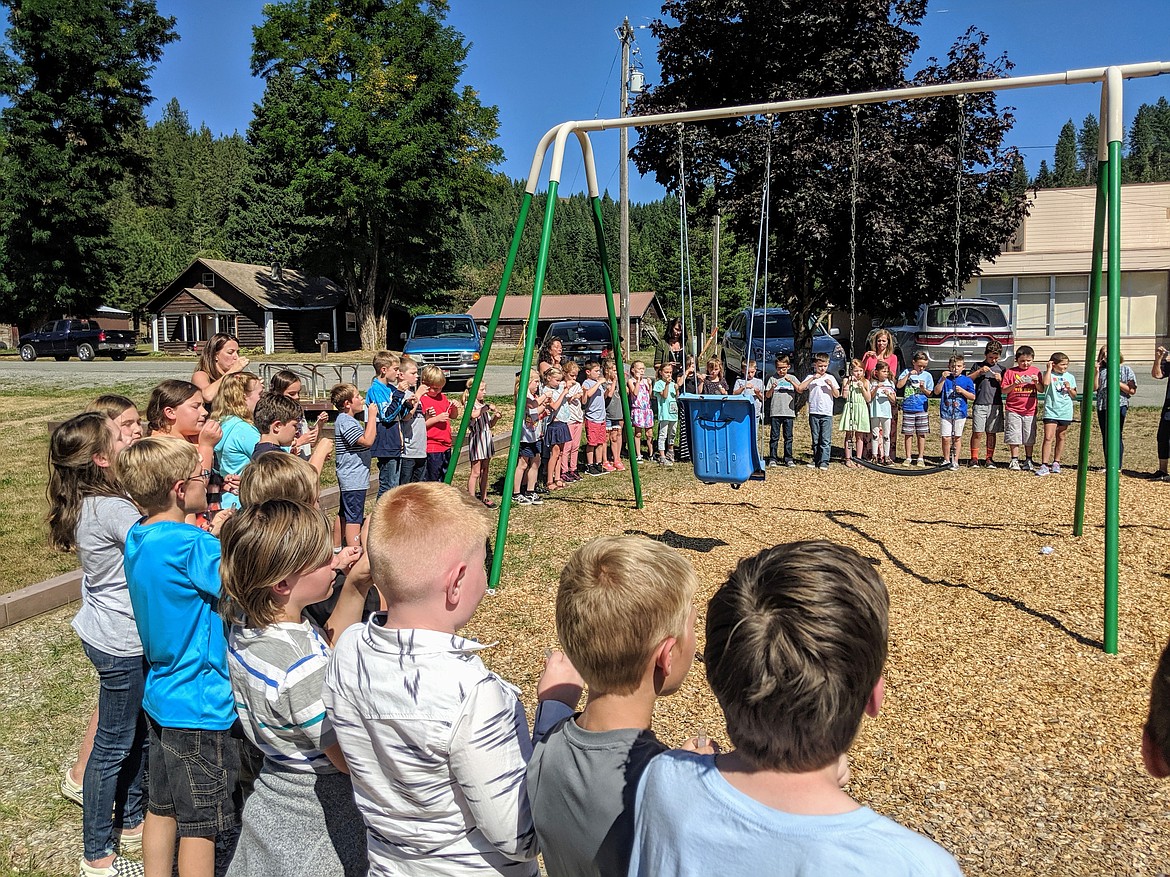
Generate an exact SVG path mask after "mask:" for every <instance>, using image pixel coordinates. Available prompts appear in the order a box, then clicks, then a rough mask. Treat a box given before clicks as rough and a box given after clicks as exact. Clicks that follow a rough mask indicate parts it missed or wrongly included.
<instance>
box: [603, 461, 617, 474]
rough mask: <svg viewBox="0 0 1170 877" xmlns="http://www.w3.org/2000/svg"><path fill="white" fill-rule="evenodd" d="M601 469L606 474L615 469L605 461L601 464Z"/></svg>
mask: <svg viewBox="0 0 1170 877" xmlns="http://www.w3.org/2000/svg"><path fill="white" fill-rule="evenodd" d="M601 468H602V469H604V470H605V471H606V472H612V471H613V470H614V469H616V468H617V467H616V466H614V464H613V463H611V462H609V460H606V461H605V462H604V463H602V464H601Z"/></svg>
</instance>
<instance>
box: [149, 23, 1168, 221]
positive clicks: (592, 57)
mask: <svg viewBox="0 0 1170 877" xmlns="http://www.w3.org/2000/svg"><path fill="white" fill-rule="evenodd" d="M158 6H159V9H160V11H161V12H163V13H164V14H166V15H173V16H175V17H176V18H177V19H178V24H177V29H178V32H179V35H180V37H181V39H180V41H179V42H177V43H173V44H172V45H170V46H168V47H167V49H166V53H165V55H164V57H163V60H162V61H161V62H160V63H159V65H158V68H157V69H156V71H155V75H154V78H153V80H152V88H153V91H154V94H155V97H156V102H155V104H154V105H153V106H152V107H151V109H150V111H149V115H150V116H151V118H152V119H153V118H157V116H158V114H159V112H160V111H161V109H162V106H163V105H164V104H165V103H166V102H167V101H168V100H169V99H170V98H171V97H177V98H178V99H179V101H180V103H181V104H182V105H183V107H184V109H186V111H187V113H188V114H189V116H190V118H191V122H192V124H194V125H198V124H199V123H200V122H204V123H206V124H207V125H208V127H209V128H211V129H212V130H213V131H215V132H217V133H230V132H232V131H234V130H238V131H240V132H243V131H244V130H245V129H246V128H247V126H248V122H249V120H250V118H251V115H252V104H253V103H254V102H255V101H257V100H259V98H260V95H261V92H262V83H261V82H260V81H259V80H256V79H253V78H252V77H251V75H250V73H249V57H250V54H251V39H252V31H251V28H252V26H253V25H255V24H258V23H259V22H260V20H261V8H262V6H263V3H262V2H260V0H158ZM1168 6H1170V2H1168V0H1126V2H1122V3H1113V4H1100V3H1089V2H1087V0H932V2H931V4H930V9H929V11H928V13H927V16H926V18H925V20H924V22H923V25H922V27H921V28H920V29H919V36H920V39H921V45H922V48H921V51H920V57H919V58H917V59H916V63H915V64H913V65H912V69H918V67H920V66H922V63H920V62H924V61H925V59H926V58H927V57H929V56H931V55H935V56H938V57H945V55H946V51H947V49H948V48H949V47H950V45H951V43H952V42H953V41H954V39H955V37H957V36H958V35H959V34H961V33H962V32H963V31H964V30H966V28H967V27H968V26H969V25H972V24H973V25H976V26H977V27H979V28H980V29H982V30H983V31H985V32H986V33H987V34H988V35H989V36H990V38H991V39H990V42H989V44H988V49H989V52H990V53H991V54H993V55H997V54H999V53H1001V52H1006V53H1007V55H1008V57H1009V58H1010V59H1011V60H1012V61H1014V62H1015V64H1016V68H1015V70H1014V71H1013V75H1027V74H1032V73H1052V72H1060V71H1064V70H1070V69H1075V68H1081V67H1096V66H1104V65H1108V64H1126V63H1134V62H1140V61H1158V60H1170V26H1168V25H1170V15H1168V14H1167V13H1168V11H1170V10H1168ZM660 11H661V5H660V2H655V0H625V2H617V0H586V2H581V3H561V2H556V0H552V2H550V0H451V11H450V14H449V16H448V23H449V24H451V25H452V26H453V27H455V28H456V29H457V30H459V31H460V32H461V33H462V34H463V35H464V36H465V37H466V38H467V40H468V41H469V42H470V43H471V51H470V53H469V55H468V59H467V70H466V72H465V74H464V81H465V82H466V83H467V84H470V85H472V86H473V87H474V88H476V89H477V90H478V91H479V93H480V98H481V100H482V101H483V102H484V103H489V104H495V105H497V106H498V107H499V110H500V138H499V142H500V145H501V146H502V147H503V149H504V153H505V164H504V166H503V168H502V169H503V170H504V171H505V172H506V173H508V174H509V175H510V176H513V177H526V176H527V175H528V167H529V164H530V163H531V161H532V153H533V150H534V149H535V147H536V142H537V140H538V139H539V138H540V136H541V135H542V134H543V133H544V132H545V131H546V130H548V129H549V128H550V127H552V126H553V125H555V124H556V123H558V122H561V121H564V120H566V119H580V118H586V119H592V118H605V117H610V116H615V115H617V105H618V87H619V83H618V77H619V71H618V67H619V66H620V64H619V63H615V62H616V61H617V58H618V41H617V37H616V36H615V33H614V31H615V29H616V27H617V26H618V25H620V24H621V21H622V18H623V17H624V16H629V19H630V23H631V24H632V25H634V26H635V27H639V26H641V25H645V24H647V23H648V21H649V20H650V19H652V18H654V17H656V16H658V15H659V14H660ZM636 34H637V42H638V47H639V49H640V51H641V55H640V60H641V61H642V62H643V65H644V67H645V71H646V80H647V82H648V83H651V84H653V83H654V82H655V81H656V80H657V78H658V64H657V58H656V50H657V46H656V43H655V41H654V39H653V38H652V37H651V35H650V32H649V31H648V30H644V29H639V30H637V31H636ZM1164 94H1165V95H1167V96H1170V77H1159V78H1154V79H1145V80H1133V81H1130V82H1129V83H1128V84H1127V86H1126V94H1125V99H1126V108H1125V109H1126V120H1127V121H1128V120H1130V119H1131V118H1132V117H1133V113H1134V111H1135V110H1136V109H1137V107H1138V106H1139V105H1140V104H1142V103H1151V102H1153V101H1155V100H1157V98H1158V97H1159V96H1161V95H1164ZM1000 102H1001V105H1005V104H1006V105H1010V106H1013V107H1015V108H1016V126H1015V128H1014V130H1013V131H1012V132H1011V134H1010V135H1009V142H1010V143H1013V144H1014V145H1016V146H1019V147H1021V148H1024V149H1025V157H1026V158H1027V161H1028V166H1029V168H1030V169H1031V170H1032V171H1033V172H1035V170H1036V169H1037V168H1038V167H1039V164H1040V159H1042V158H1047V159H1048V161H1049V163H1050V164H1051V162H1052V149H1053V146H1054V144H1055V143H1056V136H1057V134H1058V133H1059V131H1060V127H1061V125H1063V124H1064V122H1065V121H1066V120H1067V119H1069V118H1071V119H1073V121H1074V122H1075V123H1076V124H1077V125H1078V126H1079V125H1080V122H1081V120H1082V119H1083V118H1084V117H1085V116H1086V115H1087V114H1088V113H1094V114H1096V112H1097V110H1098V107H1099V102H1100V91H1099V89H1098V88H1097V87H1096V86H1088V85H1078V86H1057V87H1052V88H1043V89H1031V90H1028V91H1017V92H1011V93H1004V94H1002V95H1001V97H1000ZM593 145H594V150H595V152H596V154H597V164H598V177H599V179H600V182H601V185H602V186H603V187H605V186H607V185H608V188H609V190H610V191H611V193H613V194H615V195H616V193H617V173H616V170H617V165H618V138H617V134H616V132H603V133H600V134H595V135H593ZM544 173H545V177H546V178H547V173H548V168H547V163H546V166H545V169H544ZM630 186H631V196H632V197H633V198H634V199H635V200H649V199H653V198H659V197H662V195H663V194H664V192H663V190H662V189H661V188H660V187H658V186H657V185H656V184H655V183H654V182H653V180H652V179H640V178H639V177H638V174H637V172H636V171H635V170H634V169H633V167H632V165H631V173H630ZM541 188H543V183H542V185H541ZM583 188H584V174H583V173H582V172H581V168H580V160H579V158H578V157H577V156H576V155H574V154H573V150H569V151H568V152H567V160H566V163H565V172H564V175H563V177H562V183H561V189H562V191H563V192H566V193H567V192H568V191H579V190H581V189H583Z"/></svg>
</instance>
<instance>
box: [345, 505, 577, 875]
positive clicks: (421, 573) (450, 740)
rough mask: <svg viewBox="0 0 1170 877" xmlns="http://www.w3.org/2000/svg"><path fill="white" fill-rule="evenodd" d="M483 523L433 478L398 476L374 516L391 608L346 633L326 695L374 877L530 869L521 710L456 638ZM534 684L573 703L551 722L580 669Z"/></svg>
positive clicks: (483, 538)
mask: <svg viewBox="0 0 1170 877" xmlns="http://www.w3.org/2000/svg"><path fill="white" fill-rule="evenodd" d="M490 531H491V525H490V522H489V520H488V518H487V515H486V513H485V511H484V508H483V507H482V506H481V505H479V504H478V503H476V502H474V501H473V500H472V499H471V497H469V496H468V495H467V494H466V493H465V492H463V491H460V490H458V489H457V488H455V487H453V486H451V485H448V484H443V483H441V482H433V483H432V482H424V483H418V484H404V485H401V486H399V487H398V488H397V489H395V490H393V491H390V492H389V493H387V494H386V495H385V496H383V497H382V499H381V500H379V501H378V505H377V506H376V508H375V510H374V513H373V515H372V516H371V522H370V533H369V541H368V545H367V551H368V552H369V556H370V565H371V568H372V571H373V577H374V582H375V583H376V584H377V586H378V588H379V589H380V590H381V591H382V594H383V596H384V597H385V600H386V605H387V612H386V613H380V614H377V615H374V616H372V617H371V618H370V620H369V621H368V622H367V623H366V624H359V625H354V626H353V627H351V628H349V630H347V631H345V632H344V633H343V634H342V635H341V638H340V640H339V642H338V643H337V648H336V651H335V652H334V654H333V660H332V662H331V663H330V666H329V669H328V671H327V674H326V679H325V692H324V700H325V705H326V707H327V709H328V711H329V716H330V718H331V720H332V722H333V727H334V730H335V731H336V733H337V740H338V742H339V743H340V744H341V750H342V752H343V753H344V754H345V759H346V762H347V763H348V765H349V768H350V774H351V776H352V778H353V786H354V796H355V798H356V800H357V804H358V809H359V810H360V811H361V813H362V817H363V818H364V819H365V822H366V829H367V843H368V846H369V853H370V874H372V875H391V874H393V875H444V877H449V875H477V874H506V875H523V877H531V875H535V874H536V873H537V868H536V861H535V860H536V852H537V850H536V834H535V832H534V830H533V827H532V816H531V814H530V812H529V809H528V794H527V784H526V780H525V770H526V766H527V762H528V758H529V756H530V755H531V753H532V739H531V736H530V735H529V732H528V720H527V718H526V717H525V715H524V707H523V706H522V705H521V703H520V699H519V697H518V692H517V690H516V688H514V687H513V686H511V685H509V684H508V683H507V682H505V681H504V680H503V679H501V678H500V677H499V676H497V675H495V674H494V673H492V672H490V671H489V670H488V669H487V668H486V667H485V666H484V665H483V662H482V661H481V660H480V659H479V656H478V652H480V651H482V650H483V649H484V648H486V646H483V645H480V644H479V643H477V642H475V641H474V640H470V639H465V638H463V637H461V636H459V635H458V634H457V633H456V631H458V630H459V629H460V628H462V627H463V626H464V625H466V624H467V622H468V621H470V619H471V617H472V615H473V614H474V613H475V610H476V608H477V607H478V606H479V603H480V601H481V600H482V599H483V596H484V594H485V593H486V591H487V571H486V561H487V538H488V535H489V533H490ZM390 621H393V623H394V624H395V627H390V626H389V623H390ZM558 668H559V670H560V675H561V678H560V679H556V678H554V677H555V676H556V675H557V671H558ZM558 683H562V684H558ZM563 683H567V684H563ZM537 691H538V697H539V698H540V699H542V700H543V699H546V698H548V697H550V696H552V692H554V691H555V692H558V693H560V692H564V693H565V694H566V695H567V696H566V697H565V699H566V701H567V700H570V699H571V700H572V705H570V706H561V707H560V708H559V709H545V710H541V711H540V721H541V723H542V724H544V723H546V722H547V724H548V725H550V726H551V724H552V723H555V722H556V721H558V720H559V719H560V718H563V717H564V716H566V715H569V714H570V713H571V712H572V707H573V706H575V705H576V701H577V699H578V698H579V697H580V693H581V689H580V677H577V676H576V674H575V671H572V669H571V667H570V666H569V665H568V664H567V662H560V661H557V662H555V663H554V662H550V665H549V669H548V670H546V672H545V675H544V677H542V679H541V682H540V684H539V685H538V689H537Z"/></svg>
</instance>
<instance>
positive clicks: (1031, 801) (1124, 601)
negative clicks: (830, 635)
mask: <svg viewBox="0 0 1170 877" xmlns="http://www.w3.org/2000/svg"><path fill="white" fill-rule="evenodd" d="M1138 434H1139V435H1140V433H1138ZM1135 437H1136V436H1135V434H1134V432H1130V433H1129V434H1127V438H1130V439H1134V438H1135ZM935 441H936V442H937V439H935ZM1135 448H1136V443H1135ZM1144 453H1146V455H1147V456H1148V452H1144ZM1068 458H1071V454H1067V455H1066V459H1068ZM1139 462H1140V463H1142V464H1144V463H1146V462H1148V461H1146V460H1144V459H1143V460H1141V461H1139ZM498 465H499V464H498V463H497V467H498ZM643 473H644V479H643V480H644V489H645V496H646V507H645V508H644V509H642V510H637V509H635V508H634V506H633V502H632V499H631V496H632V493H631V486H630V481H629V477H628V475H609V476H606V477H604V478H593V479H586V482H585V483H584V484H582V485H580V486H579V487H577V488H573V489H571V490H566V491H564V492H561V493H558V494H556V495H554V496H552V497H550V498H547V499H546V500H545V503H544V505H543V506H541V507H535V508H517V509H515V510H514V514H513V517H512V525H511V527H510V535H509V541H508V548H507V552H506V554H505V561H504V578H503V581H502V584H501V588H500V590H499V592H498V593H497V594H496V595H495V596H494V597H489V598H488V599H487V600H486V601H485V602H484V605H483V607H482V608H481V610H480V612H479V613H478V614H477V615H476V617H475V618H474V619H473V621H472V625H471V628H470V631H469V632H470V633H471V634H472V635H474V636H476V637H478V638H479V639H480V640H481V641H499V644H498V645H497V646H495V647H494V648H492V649H490V650H488V651H487V652H486V653H485V656H484V657H485V660H486V661H487V662H488V663H489V665H490V666H491V667H492V668H493V669H495V670H497V671H498V672H500V673H501V674H502V675H503V676H505V677H506V678H508V679H510V680H511V681H513V682H514V683H516V684H517V685H518V686H520V687H521V689H522V690H523V692H524V694H525V699H526V703H527V705H528V707H529V715H530V716H531V714H532V706H533V703H532V693H533V690H534V687H535V682H536V678H537V676H538V674H539V670H540V665H541V660H542V656H543V654H544V651H545V649H547V648H551V647H555V646H556V636H555V631H554V623H553V596H554V594H555V590H556V584H557V576H558V573H559V570H560V567H561V565H562V564H563V562H564V559H565V558H566V557H567V556H568V554H569V553H570V552H571V551H572V550H573V549H574V548H575V547H576V546H577V545H579V544H581V543H582V542H583V541H585V540H586V539H587V538H589V537H590V536H592V535H595V534H598V533H613V532H617V533H641V534H645V535H648V536H651V537H653V538H657V539H662V540H664V541H666V542H667V543H668V544H670V545H672V546H674V547H676V548H678V549H679V550H680V551H682V552H683V553H684V554H686V556H687V557H688V558H689V559H690V560H691V561H692V562H693V563H694V565H695V567H696V568H697V569H698V571H699V576H700V581H701V592H700V594H699V605H700V618H699V648H700V650H701V648H702V638H703V623H704V622H703V612H702V607H704V606H705V604H706V600H707V598H709V596H710V595H711V593H713V592H714V590H715V589H716V588H717V587H718V585H719V584H720V583H721V582H722V581H723V579H724V577H725V576H726V574H727V572H728V571H729V570H730V569H731V568H732V567H733V566H734V565H735V563H736V561H737V560H738V559H739V558H741V557H743V556H746V555H749V554H751V553H754V552H755V551H757V550H759V549H760V548H762V547H764V546H768V545H772V544H775V543H777V542H780V541H788V540H793V539H806V538H821V537H824V538H830V539H835V540H838V541H841V542H844V543H845V544H848V545H852V546H854V547H855V548H857V550H859V551H860V552H862V553H863V554H864V555H866V556H867V557H870V558H872V559H873V560H874V562H876V563H877V564H878V567H879V569H880V571H881V573H882V575H883V577H884V578H885V581H886V583H887V585H888V586H889V590H890V596H891V647H890V659H889V664H888V666H887V672H886V676H887V682H888V686H887V696H886V703H885V707H884V709H883V711H882V715H881V716H880V717H879V718H878V719H876V720H872V721H866V722H865V723H864V724H863V726H862V731H861V734H860V736H859V738H858V740H857V743H856V745H855V747H854V749H853V752H852V776H853V779H852V783H851V787H850V791H851V793H852V794H853V795H854V797H856V798H857V799H858V800H859V801H862V802H864V803H866V804H869V805H871V806H872V807H874V808H875V809H876V810H878V811H879V812H881V813H884V814H886V815H888V816H890V817H891V818H893V819H896V820H898V821H899V822H902V823H903V824H905V825H908V826H910V827H912V828H914V829H916V830H919V831H922V832H924V833H925V834H927V835H929V836H930V837H932V838H934V839H935V840H936V841H938V842H939V843H941V844H942V845H943V846H945V847H946V848H947V849H949V850H951V851H952V852H953V853H954V854H955V855H956V856H957V858H958V859H959V862H960V864H961V865H962V867H963V869H964V871H965V873H967V874H973V875H977V874H988V875H990V874H995V875H1026V874H1035V873H1038V872H1045V873H1051V874H1061V875H1098V874H1138V875H1156V874H1160V873H1163V872H1166V871H1170V785H1167V784H1164V783H1158V782H1156V781H1154V780H1152V779H1150V778H1149V777H1148V776H1147V775H1146V773H1145V772H1144V770H1143V769H1142V766H1141V762H1140V757H1139V752H1138V747H1139V741H1140V735H1141V725H1142V722H1143V720H1144V717H1145V709H1146V700H1147V696H1148V687H1149V680H1150V677H1151V674H1152V672H1153V668H1154V664H1155V663H1156V660H1157V656H1158V654H1159V652H1160V650H1161V647H1162V645H1163V644H1164V643H1165V642H1166V640H1167V638H1168V637H1170V613H1168V612H1167V604H1168V602H1170V600H1168V596H1167V585H1168V582H1167V578H1168V576H1167V573H1166V560H1165V559H1166V557H1167V550H1168V549H1170V537H1168V536H1167V532H1166V530H1165V528H1164V526H1163V523H1164V512H1163V507H1164V506H1165V500H1166V499H1167V498H1170V485H1159V484H1151V483H1147V482H1144V481H1138V480H1136V479H1123V480H1122V493H1121V516H1122V521H1123V528H1122V531H1121V595H1122V596H1121V607H1120V629H1121V653H1120V654H1119V655H1116V656H1108V655H1105V654H1104V653H1103V652H1102V651H1101V649H1100V640H1101V637H1102V624H1103V620H1102V593H1101V592H1102V584H1101V583H1102V570H1103V564H1104V550H1103V535H1102V530H1101V528H1100V526H1099V524H1100V522H1101V520H1102V519H1103V492H1104V480H1103V478H1102V476H1100V475H1097V474H1093V475H1091V476H1090V478H1091V480H1090V500H1089V505H1088V515H1087V520H1088V521H1089V522H1090V527H1089V528H1088V530H1087V532H1086V535H1085V536H1084V537H1082V538H1080V539H1077V538H1074V537H1072V536H1071V526H1070V523H1071V515H1072V505H1073V494H1074V488H1075V476H1074V474H1073V473H1072V472H1066V473H1064V474H1061V475H1060V476H1058V477H1049V478H1044V479H1040V478H1035V477H1034V476H1029V475H1026V474H1016V473H1009V472H1007V471H1004V470H1000V471H996V472H988V471H966V470H964V471H960V472H957V473H949V472H948V473H943V474H940V475H934V476H927V477H922V478H894V477H891V476H886V475H881V474H878V473H872V472H867V471H853V470H847V469H845V468H843V467H841V466H839V465H834V466H833V468H832V470H831V471H829V472H825V473H821V472H816V471H813V470H809V469H805V468H803V467H801V468H799V469H795V470H769V475H768V479H767V481H765V482H763V483H749V484H747V485H745V486H744V487H743V489H741V490H739V491H732V490H730V489H729V488H727V487H721V486H704V485H700V484H698V483H696V482H695V481H694V479H693V477H692V476H691V475H690V472H689V469H687V468H686V467H682V466H676V467H675V468H674V469H670V470H667V469H660V468H657V467H649V466H647V467H644V469H643ZM1045 546H1050V547H1052V548H1053V549H1054V551H1053V553H1051V554H1050V555H1043V554H1041V553H1040V549H1041V548H1043V547H1045ZM72 612H73V609H72V608H66V609H64V610H60V611H58V612H55V613H52V614H50V615H47V616H43V617H41V618H38V619H34V620H32V621H30V622H26V623H24V624H21V625H17V626H16V627H14V628H11V629H9V630H6V631H0V697H2V698H3V701H4V703H5V704H6V714H7V715H8V717H9V718H8V720H7V721H6V722H5V723H4V724H3V725H0V872H2V871H3V869H4V867H5V866H7V868H8V869H9V872H10V873H28V874H40V873H45V874H51V873H65V870H66V869H68V868H71V867H75V862H76V856H77V855H78V854H79V852H80V811H79V810H78V809H77V808H75V807H73V805H70V804H66V803H63V802H62V801H61V800H60V799H59V798H58V797H57V795H56V784H57V783H58V781H59V777H60V770H61V769H62V768H63V766H64V765H65V764H66V763H67V762H68V760H69V759H71V758H72V754H73V753H74V752H75V746H76V739H77V735H78V734H79V733H80V731H81V727H82V725H83V724H84V721H85V718H86V712H87V710H88V709H89V708H90V707H91V705H92V703H93V693H94V690H95V683H94V680H93V674H92V671H91V669H90V667H89V665H88V663H87V662H86V661H85V659H84V657H83V656H82V654H81V650H80V648H79V647H78V645H77V641H76V637H75V636H74V635H73V634H72V632H71V631H70V630H69V628H68V621H69V618H70V617H71V615H72ZM655 727H656V729H657V730H658V732H659V734H660V736H661V737H662V738H663V739H665V740H666V741H668V742H670V743H678V742H680V741H681V740H682V739H684V738H685V737H687V736H691V735H693V734H695V733H697V732H700V731H701V732H704V733H707V734H710V735H711V736H712V737H714V738H716V739H717V740H718V741H719V742H720V743H721V744H722V745H724V746H725V747H726V746H727V742H728V741H727V739H726V733H725V729H724V727H723V723H722V719H721V716H720V713H719V710H718V706H717V704H716V703H715V700H714V697H713V696H712V695H711V693H710V691H709V689H708V688H707V686H706V683H705V681H704V678H703V668H702V666H701V664H700V663H698V662H696V664H695V667H694V669H693V670H692V672H691V675H690V677H689V678H688V680H687V682H686V683H685V685H684V687H683V689H682V690H681V691H680V692H679V693H678V694H677V695H675V696H674V697H671V698H666V699H664V700H662V701H660V702H659V705H658V707H657V710H656V716H655Z"/></svg>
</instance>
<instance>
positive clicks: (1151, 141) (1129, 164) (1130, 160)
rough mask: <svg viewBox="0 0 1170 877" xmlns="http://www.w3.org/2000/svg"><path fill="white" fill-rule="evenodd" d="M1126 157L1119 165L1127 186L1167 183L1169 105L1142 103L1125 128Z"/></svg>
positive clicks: (1161, 100)
mask: <svg viewBox="0 0 1170 877" xmlns="http://www.w3.org/2000/svg"><path fill="white" fill-rule="evenodd" d="M1128 145H1129V155H1128V156H1127V157H1126V159H1125V161H1124V162H1123V163H1122V179H1123V180H1124V181H1125V182H1127V183H1162V182H1166V181H1167V180H1170V103H1168V102H1167V101H1166V98H1165V97H1160V98H1158V101H1157V103H1155V104H1153V105H1150V104H1142V105H1141V106H1140V107H1139V108H1138V111H1137V114H1136V115H1135V116H1134V119H1133V125H1132V126H1131V127H1130V129H1129V144H1128Z"/></svg>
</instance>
